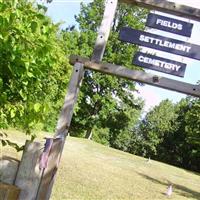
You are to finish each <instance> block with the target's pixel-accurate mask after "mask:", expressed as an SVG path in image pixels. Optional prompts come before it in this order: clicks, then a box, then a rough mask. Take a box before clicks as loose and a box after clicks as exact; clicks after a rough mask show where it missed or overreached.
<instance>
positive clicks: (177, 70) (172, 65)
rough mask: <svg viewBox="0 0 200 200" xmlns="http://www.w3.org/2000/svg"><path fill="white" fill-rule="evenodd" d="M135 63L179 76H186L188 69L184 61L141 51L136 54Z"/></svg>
mask: <svg viewBox="0 0 200 200" xmlns="http://www.w3.org/2000/svg"><path fill="white" fill-rule="evenodd" d="M133 64H134V65H138V66H140V67H144V68H147V69H151V70H155V71H159V72H163V73H166V74H171V75H174V76H179V77H184V74H185V69H186V64H184V63H181V62H177V61H173V60H170V59H166V58H162V57H158V56H155V55H151V54H146V53H141V52H138V53H136V54H135V56H134V58H133Z"/></svg>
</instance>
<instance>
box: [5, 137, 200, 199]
mask: <svg viewBox="0 0 200 200" xmlns="http://www.w3.org/2000/svg"><path fill="white" fill-rule="evenodd" d="M18 135H20V134H18ZM12 137H13V134H12ZM17 137H18V136H17V134H16V137H14V138H15V140H18V139H17ZM19 140H20V142H22V136H20V139H19ZM19 140H18V141H19ZM6 149H7V150H6ZM2 152H3V153H5V152H6V153H8V152H9V154H12V153H11V151H8V148H3V151H2ZM13 155H14V156H15V157H16V155H15V154H13ZM169 183H172V184H173V193H172V196H171V197H167V196H166V194H165V193H166V191H167V186H168V185H169ZM90 199H91V200H133V199H135V200H143V199H152V200H156V199H174V200H176V199H180V200H186V199H187V200H188V199H200V175H199V174H197V173H194V172H190V171H187V170H184V169H180V168H176V167H173V166H170V165H166V164H164V163H160V162H156V161H153V160H151V161H150V162H147V159H145V158H142V157H138V156H135V155H132V154H128V153H124V152H121V151H118V150H115V149H112V148H109V147H105V146H103V145H100V144H97V143H95V142H93V141H90V140H86V139H80V138H73V137H68V138H67V141H66V144H65V148H64V151H63V155H62V159H61V163H60V165H59V170H58V174H57V176H56V181H55V185H54V188H53V192H52V196H51V200H90Z"/></svg>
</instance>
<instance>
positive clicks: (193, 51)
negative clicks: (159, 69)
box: [119, 27, 200, 60]
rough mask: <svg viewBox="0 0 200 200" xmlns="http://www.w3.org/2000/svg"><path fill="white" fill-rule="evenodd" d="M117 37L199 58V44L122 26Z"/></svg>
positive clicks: (125, 40)
mask: <svg viewBox="0 0 200 200" xmlns="http://www.w3.org/2000/svg"><path fill="white" fill-rule="evenodd" d="M119 39H120V40H121V41H123V42H129V43H132V44H138V45H141V46H145V47H149V48H153V49H157V50H160V51H165V52H168V53H172V54H176V55H181V56H185V57H188V58H193V59H196V60H200V46H198V45H196V44H191V43H188V42H183V41H180V40H176V39H172V38H168V37H164V36H160V35H156V34H153V33H148V32H144V31H139V30H135V29H132V28H129V27H124V28H122V29H121V30H120V34H119Z"/></svg>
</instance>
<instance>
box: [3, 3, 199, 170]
mask: <svg viewBox="0 0 200 200" xmlns="http://www.w3.org/2000/svg"><path fill="white" fill-rule="evenodd" d="M103 2H104V1H103V0H94V1H93V2H92V3H88V4H87V5H84V4H81V10H80V14H79V15H78V16H75V18H76V22H77V24H76V25H73V26H70V27H68V28H67V29H66V30H62V31H61V30H60V29H59V24H54V23H53V22H52V21H51V19H50V18H48V17H47V16H46V14H45V13H46V8H45V7H44V6H41V5H37V4H36V3H31V2H28V1H26V0H20V1H17V0H15V1H13V2H12V1H10V2H8V1H7V0H3V1H2V2H1V3H0V11H1V12H0V19H1V20H0V25H1V26H0V41H1V43H0V59H1V62H0V128H1V130H3V129H6V128H9V127H15V128H19V129H23V130H25V131H26V133H27V134H30V135H31V136H32V137H33V138H34V137H36V135H35V132H34V131H33V130H45V131H51V132H53V131H54V129H55V126H56V122H57V117H58V114H59V111H60V108H61V106H62V103H63V100H64V95H65V91H66V87H67V83H68V81H69V77H70V73H69V72H70V71H71V69H72V67H71V66H70V65H69V61H68V59H67V57H68V56H69V55H70V54H78V55H81V56H86V57H90V56H91V55H92V51H93V47H94V43H95V39H96V36H97V31H98V27H99V25H100V23H101V19H102V14H103V8H104V4H103ZM147 13H148V11H146V10H144V9H141V8H138V7H130V6H127V5H123V4H121V5H120V6H119V7H118V10H117V13H116V16H115V20H114V22H113V24H112V29H111V34H110V37H109V42H108V44H107V47H106V51H105V55H104V58H103V60H104V61H106V62H110V63H115V64H118V65H124V66H126V67H127V68H130V69H137V70H142V69H141V68H138V67H137V66H134V65H132V64H131V62H132V58H133V55H134V53H135V52H136V51H137V50H138V47H137V46H135V45H128V44H125V43H122V42H120V41H119V40H118V34H119V29H120V28H121V27H124V26H130V27H132V28H135V29H140V30H143V29H144V22H145V19H146V16H147ZM137 85H138V83H136V82H133V81H129V80H125V79H119V78H116V77H112V76H108V75H102V74H100V73H96V72H92V71H89V70H87V71H86V72H85V77H84V81H83V84H82V87H81V91H80V95H79V99H78V102H77V105H76V107H75V110H74V117H73V120H72V124H71V127H70V132H69V134H70V135H71V136H76V137H85V138H90V139H92V140H94V141H96V142H99V143H102V144H104V145H108V146H111V147H113V148H116V149H120V150H122V151H126V152H130V153H133V154H137V155H140V156H144V157H147V158H148V157H150V158H152V159H156V160H159V161H163V162H166V163H169V164H173V165H176V166H179V167H183V168H185V169H190V170H195V171H198V172H199V171H200V101H199V99H195V98H191V97H188V98H185V99H183V100H181V101H180V102H178V103H176V104H174V103H172V102H171V101H169V100H165V101H162V102H161V103H160V104H159V105H158V106H156V107H155V108H153V109H152V110H151V111H149V112H148V113H147V114H146V116H145V117H144V118H142V119H141V114H142V112H143V107H144V102H143V100H142V99H140V98H137V97H136V95H135V93H136V92H137ZM1 142H2V144H3V145H5V144H6V140H4V139H1Z"/></svg>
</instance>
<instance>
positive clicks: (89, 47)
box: [64, 0, 146, 149]
mask: <svg viewBox="0 0 200 200" xmlns="http://www.w3.org/2000/svg"><path fill="white" fill-rule="evenodd" d="M103 2H104V1H102V0H95V1H93V2H92V3H89V4H87V5H84V4H81V10H80V14H79V15H78V16H76V21H77V22H78V25H79V31H77V30H75V29H74V27H73V28H68V29H67V30H66V31H65V33H64V39H65V41H68V40H70V39H71V38H73V40H72V42H71V44H66V51H68V52H70V53H73V54H78V55H81V56H85V57H91V55H92V52H93V47H94V43H95V39H96V36H97V31H98V27H99V25H100V22H101V20H102V15H103V9H104V5H103ZM133 16H134V17H133ZM145 17H146V11H145V10H142V9H140V8H138V7H129V6H126V5H121V4H120V5H119V8H118V10H117V13H116V16H115V20H114V23H113V25H112V29H111V34H110V37H109V41H108V43H107V47H106V51H105V54H104V58H103V60H104V61H106V62H109V63H115V64H119V65H124V66H126V67H128V68H132V69H133V68H134V69H136V67H135V66H133V65H131V62H132V58H133V54H134V52H135V51H136V50H137V48H136V46H134V45H128V44H124V43H122V42H120V41H119V40H118V34H119V29H120V28H121V27H123V26H128V25H129V26H132V27H134V28H138V29H143V28H144V23H143V20H144V18H145ZM135 86H136V83H135V82H133V81H129V80H123V79H120V78H116V77H113V76H109V75H102V74H100V73H96V72H91V71H89V70H87V71H86V72H85V77H84V80H83V84H82V87H81V94H80V96H79V99H78V106H77V107H76V109H75V114H74V117H73V120H72V126H71V129H70V134H71V135H76V136H82V135H84V134H85V136H86V137H90V136H91V133H93V134H95V133H94V127H96V128H99V129H100V130H101V129H102V128H106V127H107V128H109V138H108V140H109V143H110V145H111V146H115V147H116V148H120V149H123V148H122V147H120V146H121V145H122V143H123V141H122V140H123V139H122V138H121V139H119V137H121V136H122V135H123V136H122V137H125V138H127V137H128V136H127V135H128V134H130V131H129V129H128V131H125V132H123V130H125V129H126V128H128V127H129V126H132V127H133V126H134V123H132V124H131V125H130V122H131V121H130V119H131V117H132V116H131V114H130V113H137V115H136V116H135V117H134V119H135V118H137V117H138V113H140V111H141V108H142V105H143V103H142V102H141V101H139V100H137V99H135V98H134V95H133V94H132V93H130V92H128V91H134V90H135ZM136 121H137V120H132V122H136ZM120 131H121V134H120ZM124 134H125V135H126V136H125V135H124ZM95 135H97V134H95ZM120 135H121V136H120ZM115 140H117V141H115ZM119 141H120V142H119ZM123 146H124V145H123Z"/></svg>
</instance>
